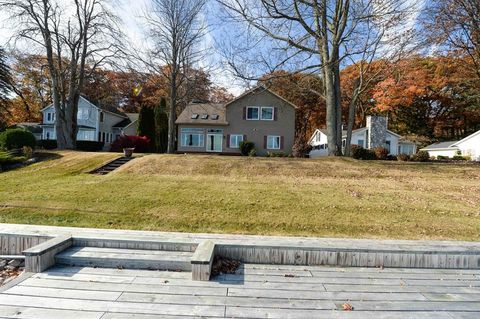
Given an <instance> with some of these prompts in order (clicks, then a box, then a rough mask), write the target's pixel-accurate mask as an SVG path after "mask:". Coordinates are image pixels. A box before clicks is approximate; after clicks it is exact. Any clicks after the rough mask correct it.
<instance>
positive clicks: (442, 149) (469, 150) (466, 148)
mask: <svg viewBox="0 0 480 319" xmlns="http://www.w3.org/2000/svg"><path fill="white" fill-rule="evenodd" d="M421 150H422V151H427V152H428V154H430V156H432V157H438V156H446V157H453V156H455V155H461V156H468V157H470V158H471V159H472V160H474V161H480V131H477V132H475V133H473V134H471V135H469V136H467V137H465V138H464V139H462V140H460V141H449V142H440V143H435V144H432V145H429V146H427V147H425V148H422V149H421Z"/></svg>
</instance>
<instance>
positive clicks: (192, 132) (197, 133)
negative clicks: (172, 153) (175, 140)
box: [180, 128, 205, 147]
mask: <svg viewBox="0 0 480 319" xmlns="http://www.w3.org/2000/svg"><path fill="white" fill-rule="evenodd" d="M180 132H181V134H180V139H181V141H180V142H181V145H182V146H183V147H203V146H204V143H205V142H204V139H205V135H204V134H203V130H202V129H196V128H182V129H181V130H180Z"/></svg>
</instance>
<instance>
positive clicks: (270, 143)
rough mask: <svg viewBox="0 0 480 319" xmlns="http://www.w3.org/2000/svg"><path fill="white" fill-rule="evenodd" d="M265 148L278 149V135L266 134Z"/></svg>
mask: <svg viewBox="0 0 480 319" xmlns="http://www.w3.org/2000/svg"><path fill="white" fill-rule="evenodd" d="M267 149H268V150H279V149H280V136H277V135H268V136H267Z"/></svg>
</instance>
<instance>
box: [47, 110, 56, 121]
mask: <svg viewBox="0 0 480 319" xmlns="http://www.w3.org/2000/svg"><path fill="white" fill-rule="evenodd" d="M47 122H55V113H53V112H48V113H47Z"/></svg>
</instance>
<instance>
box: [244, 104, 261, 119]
mask: <svg viewBox="0 0 480 319" xmlns="http://www.w3.org/2000/svg"><path fill="white" fill-rule="evenodd" d="M248 109H257V115H258V116H257V118H252V119H249V118H248ZM245 112H246V113H245V119H246V120H247V121H259V120H260V116H261V115H260V112H261V107H259V106H247V108H246V109H245Z"/></svg>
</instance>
